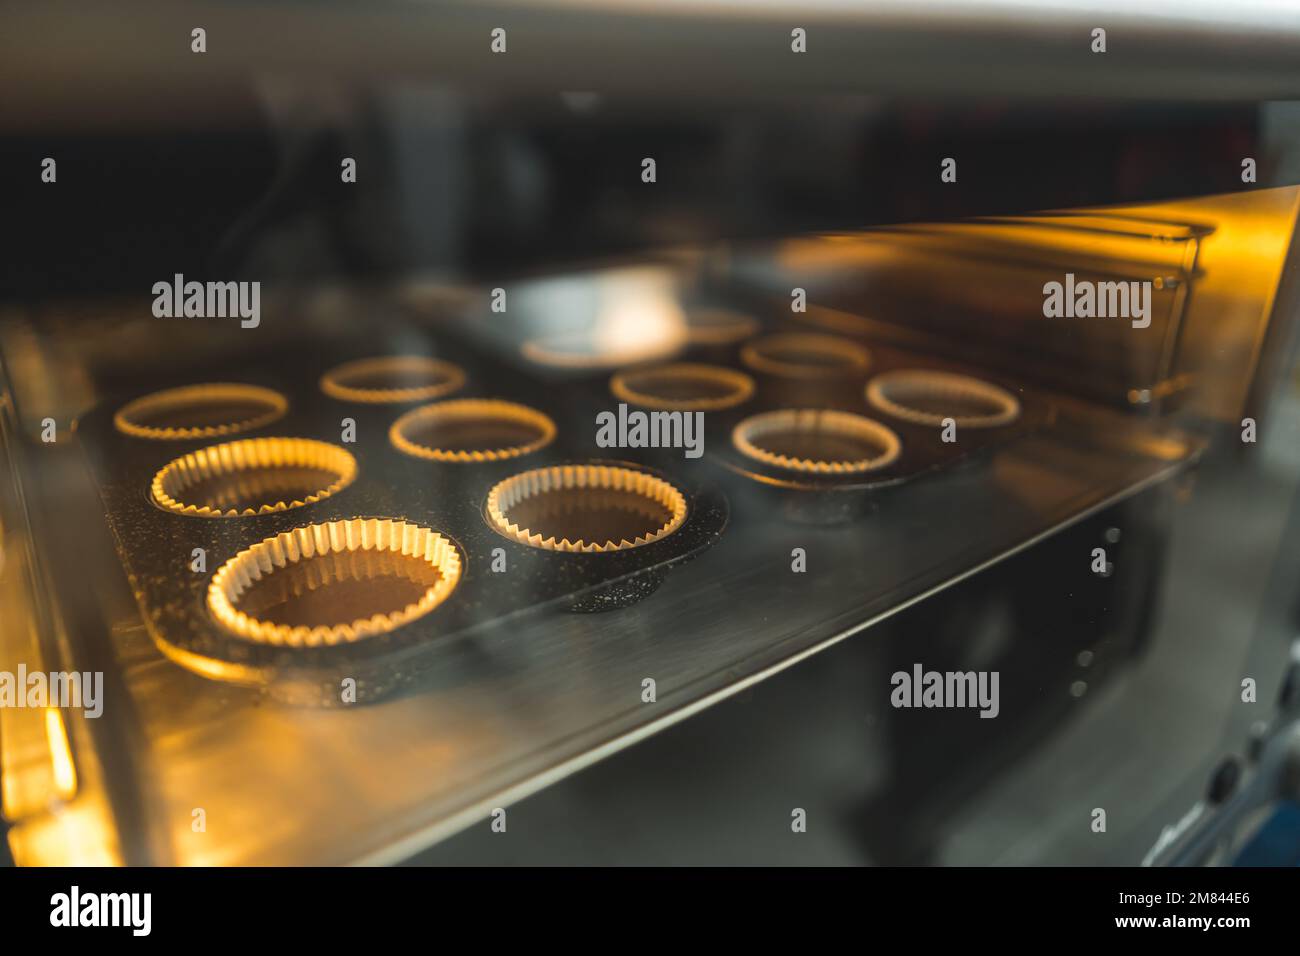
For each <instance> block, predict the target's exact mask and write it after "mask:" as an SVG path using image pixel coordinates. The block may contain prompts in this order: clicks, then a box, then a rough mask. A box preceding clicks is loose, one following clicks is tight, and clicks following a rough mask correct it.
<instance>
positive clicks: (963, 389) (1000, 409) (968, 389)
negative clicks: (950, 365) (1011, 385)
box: [867, 369, 1020, 428]
mask: <svg viewBox="0 0 1300 956" xmlns="http://www.w3.org/2000/svg"><path fill="white" fill-rule="evenodd" d="M867 401H868V402H870V403H871V404H872V405H873V406H874V407H876V408H878V409H880V410H881V411H882V412H885V413H886V414H888V415H892V416H893V417H895V418H898V419H902V420H903V421H907V422H913V423H914V424H917V425H936V426H938V425H942V424H943V422H944V420H945V419H952V420H953V422H955V423H956V425H957V426H958V427H959V428H963V427H964V428H995V427H997V426H999V425H1009V424H1011V423H1012V422H1014V421H1015V420H1016V419H1017V418H1019V417H1020V402H1019V401H1018V400H1017V399H1016V397H1015V396H1014V395H1012V394H1011V393H1010V392H1008V391H1007V390H1006V389H1004V388H999V387H998V386H997V385H993V384H991V383H989V382H984V381H981V380H980V379H977V378H971V377H970V376H969V375H958V374H955V373H953V372H938V371H932V370H928V369H900V370H898V371H895V372H885V373H884V374H883V375H877V376H876V377H875V378H873V379H872V380H871V382H870V383H869V384H868V385H867Z"/></svg>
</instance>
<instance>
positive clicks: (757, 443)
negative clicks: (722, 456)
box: [731, 409, 902, 475]
mask: <svg viewBox="0 0 1300 956" xmlns="http://www.w3.org/2000/svg"><path fill="white" fill-rule="evenodd" d="M777 435H785V436H789V435H796V436H800V438H801V439H802V440H805V441H808V442H810V443H811V444H813V445H814V446H815V445H816V443H817V442H818V441H819V440H820V441H822V442H824V444H825V446H826V456H825V457H821V456H816V457H815V456H811V455H791V454H786V453H783V452H780V451H778V450H776V449H774V448H771V447H768V444H767V442H769V441H770V440H771V439H772V438H773V437H774V436H777ZM731 442H732V444H733V445H734V446H735V447H736V450H737V451H739V452H740V453H741V454H742V455H744V456H746V457H747V458H752V459H753V460H754V461H758V462H762V463H763V464H765V465H770V466H772V467H774V468H783V469H786V470H787V471H797V472H804V473H807V474H817V475H851V474H861V473H863V472H868V471H878V470H879V469H881V468H884V467H885V466H886V465H889V464H891V463H893V461H894V460H895V459H897V458H898V456H899V453H900V452H901V451H902V443H901V442H900V441H899V439H898V436H897V435H895V434H894V432H893V431H892V430H890V429H889V428H886V427H885V426H884V425H882V424H880V423H879V422H876V421H872V420H871V419H870V418H864V417H863V416H861V415H855V414H853V413H852V412H840V411H834V410H829V409H781V410H779V411H774V412H764V413H762V414H760V415H754V416H751V417H750V418H746V419H745V420H744V421H742V422H740V423H739V424H737V425H736V427H735V428H734V429H733V430H732V432H731ZM836 442H841V443H857V444H859V445H867V446H869V447H872V448H876V449H879V451H878V453H877V454H874V455H870V456H867V457H852V458H850V457H845V456H834V457H832V453H833V452H834V451H835V448H834V445H835V443H836Z"/></svg>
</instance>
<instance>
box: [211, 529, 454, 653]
mask: <svg viewBox="0 0 1300 956" xmlns="http://www.w3.org/2000/svg"><path fill="white" fill-rule="evenodd" d="M356 551H374V552H389V553H391V554H392V555H394V556H399V557H400V558H402V559H409V560H410V561H412V562H425V563H426V564H427V565H428V566H429V567H430V568H432V569H433V570H435V571H436V572H437V575H438V576H437V580H436V581H435V582H434V584H432V585H431V586H430V587H429V588H428V589H427V590H426V591H425V592H424V593H423V594H422V595H421V596H420V599H419V600H418V601H415V602H413V603H411V604H408V605H407V606H406V607H403V608H400V609H397V610H394V611H390V612H383V613H376V614H373V615H371V616H369V617H364V618H358V619H356V620H351V621H340V622H339V623H337V624H333V625H330V626H325V625H318V626H316V627H306V626H301V625H299V626H292V627H291V626H289V625H287V624H277V623H273V622H271V621H265V620H258V619H257V618H255V617H250V616H249V615H248V614H246V613H245V612H244V611H242V610H240V609H239V601H240V598H241V597H243V596H244V595H245V594H246V592H248V590H249V589H250V588H251V587H252V586H253V585H254V584H255V583H256V582H258V581H261V580H262V579H264V578H266V577H268V576H269V575H274V574H275V573H276V572H277V571H278V570H282V569H284V568H287V567H289V566H290V565H293V564H296V563H298V562H301V561H306V560H307V559H309V558H312V557H315V556H324V555H328V554H331V553H344V552H356ZM460 576H461V556H460V551H459V550H458V549H457V548H456V545H455V544H454V543H453V542H452V541H451V539H450V538H447V537H445V536H443V535H441V534H439V533H438V532H437V531H432V530H430V529H429V528H424V527H420V526H419V525H416V524H411V523H409V522H406V521H402V520H398V519H392V518H351V519H346V520H340V521H330V522H327V523H324V524H313V525H307V526H306V527H302V528H295V529H293V530H292V531H286V532H284V533H282V534H278V535H275V536H274V537H270V538H266V539H265V540H263V541H260V542H259V543H257V544H255V545H253V546H252V547H250V548H248V549H246V550H244V551H241V552H240V553H239V554H237V555H235V557H233V558H231V559H230V560H229V561H227V562H226V563H225V564H223V565H222V566H221V568H220V569H219V570H218V571H217V573H216V574H215V575H213V578H212V582H211V584H210V585H209V586H208V609H209V610H210V611H211V613H212V616H213V617H214V618H216V620H217V621H218V622H219V623H220V624H221V625H222V627H224V628H226V630H228V631H231V632H232V633H234V634H236V635H238V636H239V637H242V638H244V639H246V640H249V641H255V642H257V643H259V644H275V645H282V646H289V647H316V646H326V645H332V644H344V643H352V642H355V641H359V640H362V639H364V638H367V637H371V636H373V635H376V634H383V633H387V632H389V631H393V630H396V629H397V628H399V627H401V626H402V625H404V624H408V623H410V622H411V621H414V620H415V619H416V618H419V617H423V616H424V615H426V614H428V613H429V612H430V611H432V610H433V609H434V608H436V607H437V606H438V605H439V604H441V603H442V602H443V601H444V600H446V599H447V596H448V595H449V594H451V592H452V591H453V590H455V588H456V585H457V584H458V583H459V582H460ZM316 586H317V587H320V588H327V587H328V586H329V582H328V581H327V580H323V581H320V582H317V583H316Z"/></svg>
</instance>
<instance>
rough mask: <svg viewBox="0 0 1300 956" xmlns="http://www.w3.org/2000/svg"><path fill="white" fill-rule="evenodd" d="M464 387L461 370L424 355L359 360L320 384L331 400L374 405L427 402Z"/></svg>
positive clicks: (326, 376)
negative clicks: (408, 380) (420, 380)
mask: <svg viewBox="0 0 1300 956" xmlns="http://www.w3.org/2000/svg"><path fill="white" fill-rule="evenodd" d="M404 377H405V378H415V377H424V378H427V379H428V382H427V384H422V385H412V384H409V383H405V382H403V378H404ZM464 384H465V373H464V371H463V370H462V369H461V368H460V366H458V365H453V364H452V363H451V362H444V361H443V360H441V359H435V358H429V357H427V356H423V355H391V356H382V357H379V358H364V359H356V360H355V361H352V362H344V363H343V364H342V365H340V366H338V367H336V368H332V369H330V370H329V371H328V372H326V373H325V374H324V375H322V376H321V380H320V387H321V391H323V392H324V393H325V394H326V395H329V396H331V397H332V398H338V399H342V400H343V401H347V402H367V403H371V404H401V403H405V402H427V401H431V400H432V399H435V398H442V397H443V396H446V395H450V394H451V393H452V392H454V391H456V390H457V389H459V388H460V387H461V386H462V385H464Z"/></svg>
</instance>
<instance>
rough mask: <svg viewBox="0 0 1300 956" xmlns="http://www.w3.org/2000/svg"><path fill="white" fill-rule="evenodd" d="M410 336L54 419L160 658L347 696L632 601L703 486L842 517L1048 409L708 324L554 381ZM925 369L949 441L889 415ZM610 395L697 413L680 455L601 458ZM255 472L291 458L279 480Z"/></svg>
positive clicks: (920, 423) (279, 689)
mask: <svg viewBox="0 0 1300 956" xmlns="http://www.w3.org/2000/svg"><path fill="white" fill-rule="evenodd" d="M425 345H426V349H427V351H429V352H431V353H433V354H432V355H422V356H415V357H410V356H403V357H401V358H400V359H398V360H396V361H394V360H392V359H384V360H383V361H377V360H374V359H373V358H372V357H371V356H370V355H368V354H367V353H368V352H369V351H370V350H369V349H368V348H366V347H365V346H364V345H362V344H356V345H354V346H353V347H352V348H350V349H348V350H340V352H339V353H337V354H335V355H333V356H329V357H326V358H323V359H322V360H321V361H319V362H318V363H315V364H309V363H303V362H297V363H288V364H287V365H286V363H284V362H282V361H277V360H275V359H274V358H268V359H267V360H266V361H264V362H263V363H261V364H260V365H259V364H256V363H254V364H251V365H249V366H247V367H246V368H245V372H246V374H245V375H244V376H243V378H244V381H243V382H242V383H229V382H226V381H224V380H225V379H226V378H228V375H225V374H218V373H216V372H215V371H213V370H207V374H206V375H205V374H204V370H202V369H199V370H195V371H194V372H193V373H192V376H191V381H190V382H189V383H187V384H184V385H181V386H180V388H177V385H178V383H172V382H163V381H160V382H156V383H151V384H152V385H153V386H154V387H153V388H152V389H149V388H141V390H140V391H141V392H143V393H144V394H143V396H140V395H137V396H131V395H127V396H122V397H119V398H118V399H117V400H115V401H113V402H106V403H105V404H104V405H102V406H100V407H99V408H97V409H95V410H94V411H92V412H91V413H89V414H88V415H86V416H85V418H84V419H83V420H82V421H81V422H79V423H78V428H79V433H80V436H81V439H82V443H83V446H84V447H85V449H86V451H87V454H88V456H89V459H90V463H91V467H92V472H93V473H94V475H95V477H96V480H97V483H98V485H99V488H100V491H101V494H102V496H103V499H104V502H105V510H106V513H107V516H108V521H109V524H110V526H111V528H112V530H113V533H114V535H115V538H116V541H117V545H118V549H119V553H120V555H121V557H122V560H123V563H124V565H125V567H126V570H127V573H128V574H129V576H130V578H131V581H132V584H133V587H134V590H135V592H136V595H137V598H138V601H139V603H140V606H141V608H142V609H143V611H144V616H145V619H146V621H147V623H148V626H149V629H150V632H151V634H152V636H153V637H154V639H155V642H156V643H157V644H158V646H159V647H160V648H161V649H162V650H163V652H164V653H166V654H167V655H168V656H170V657H171V658H173V659H174V660H176V661H178V662H180V663H181V664H183V665H184V666H186V667H188V668H190V669H191V670H194V671H196V672H198V673H201V674H204V675H206V676H210V677H215V678H219V679H224V680H232V681H237V682H244V683H251V684H257V685H261V686H265V687H268V688H269V689H270V690H271V691H272V692H273V693H275V694H276V695H277V696H279V697H281V698H282V699H289V700H293V701H297V702H308V703H314V704H320V705H331V704H336V703H338V702H339V700H340V699H341V696H340V684H341V682H342V681H343V680H345V679H346V678H352V679H354V680H355V681H356V691H357V697H358V699H365V698H367V697H371V698H373V697H376V696H381V695H384V694H387V693H390V692H392V691H393V690H394V689H396V688H398V687H401V686H403V685H404V684H407V683H409V682H413V681H418V680H421V679H422V677H423V675H424V673H425V670H426V669H425V668H423V667H422V666H421V665H422V663H423V662H424V661H425V660H426V659H427V658H428V656H429V655H430V654H433V653H435V652H436V650H437V649H438V648H439V647H443V646H445V642H446V641H447V640H449V639H451V638H454V637H457V636H464V635H469V634H474V633H482V632H484V631H486V630H488V629H490V628H494V627H495V626H498V625H500V624H502V623H503V622H504V621H506V620H508V619H509V618H510V617H511V616H513V615H517V614H521V613H527V612H529V611H533V610H536V609H539V608H543V607H550V608H557V609H568V610H572V611H580V612H595V611H609V610H616V609H618V608H621V607H626V606H628V605H629V604H632V603H635V602H637V601H639V600H641V599H643V598H644V597H646V596H647V595H649V594H651V593H653V592H654V591H655V590H656V589H657V588H658V587H660V585H661V584H663V583H664V582H665V580H667V579H668V576H669V574H670V572H671V571H672V569H673V568H674V567H675V566H676V565H678V564H680V563H682V562H684V561H686V560H689V559H690V558H691V557H693V556H694V555H696V554H698V553H699V552H700V551H701V550H703V549H705V548H707V547H709V546H710V545H712V544H713V543H714V542H715V541H716V540H717V539H718V538H719V536H720V535H721V534H722V533H723V530H724V528H725V526H726V524H727V521H728V513H729V505H728V501H727V498H726V496H724V495H723V494H722V492H721V491H720V490H719V486H720V485H725V484H729V485H730V487H731V488H732V490H733V493H734V494H736V495H738V496H739V499H738V500H739V501H740V503H741V504H742V506H743V511H744V512H745V513H744V515H743V520H746V521H769V520H773V519H777V520H779V519H781V518H789V519H792V520H796V521H804V520H812V521H816V522H825V521H846V520H853V519H855V518H859V517H861V516H862V515H863V514H864V513H869V512H870V511H872V510H873V509H875V508H877V507H881V506H882V505H881V504H880V498H879V495H878V494H877V493H878V492H882V491H885V490H886V489H889V488H891V487H893V486H896V485H898V484H900V483H902V482H906V481H910V480H913V479H916V478H919V477H921V476H923V475H926V474H928V473H931V472H935V471H938V470H941V469H944V468H948V467H952V466H956V465H959V464H960V463H962V462H963V461H965V460H968V459H971V458H973V457H975V456H977V455H979V454H980V453H981V452H983V451H984V450H986V449H988V448H990V447H992V446H995V445H997V444H999V443H1003V442H1007V441H1012V440H1015V439H1016V438H1018V437H1020V436H1021V435H1023V434H1024V433H1025V432H1026V431H1028V430H1031V429H1034V428H1037V427H1040V426H1042V425H1044V424H1046V423H1048V422H1050V421H1051V420H1052V418H1053V417H1054V410H1053V408H1052V406H1051V404H1050V403H1049V402H1048V401H1046V400H1045V399H1044V398H1043V397H1041V396H1039V395H1038V394H1036V393H1033V392H1030V391H1026V390H1023V389H1016V388H1013V387H1011V386H1009V385H1007V384H1006V383H999V382H995V381H989V380H986V379H983V378H982V376H980V374H979V373H978V372H975V371H972V370H970V369H966V368H962V367H961V366H959V365H957V364H955V363H951V362H944V361H940V360H936V359H935V358H933V357H931V356H926V355H923V354H919V353H915V352H907V351H903V350H900V349H896V348H892V347H890V346H886V345H883V344H877V343H874V342H865V343H864V342H860V341H851V340H840V339H837V338H836V337H834V336H828V335H815V336H810V335H807V334H802V333H793V334H791V333H777V334H775V335H766V336H760V337H757V338H750V339H748V340H747V341H745V342H737V343H733V344H731V345H728V346H726V347H725V348H724V349H723V350H722V351H719V347H718V344H717V343H709V344H708V345H707V346H700V347H697V348H696V349H695V350H694V351H693V352H692V351H690V350H688V351H686V353H685V354H678V355H677V356H676V357H675V358H674V359H673V360H672V361H670V362H666V363H658V364H657V365H635V366H630V367H626V368H622V369H618V370H616V371H615V372H614V373H613V374H612V375H611V373H610V372H608V371H601V370H596V369H588V370H584V371H582V372H579V373H574V372H573V371H570V372H569V373H567V374H568V377H567V378H566V379H565V380H564V381H563V383H562V384H558V385H557V382H556V381H555V380H554V376H555V375H556V374H557V373H555V372H546V371H544V370H542V371H538V370H536V369H534V370H533V371H521V370H520V369H519V368H518V367H517V366H515V365H508V364H505V363H504V362H502V361H499V360H497V359H496V358H494V357H492V356H488V355H484V354H482V353H481V352H479V351H478V350H476V349H474V348H472V347H470V346H468V345H467V344H466V343H464V342H461V341H458V340H457V339H455V338H452V337H445V336H442V335H440V336H439V337H438V339H437V341H436V342H432V341H429V340H427V339H426V340H425ZM358 356H360V358H358ZM705 358H707V359H709V360H710V361H709V362H708V363H705V362H702V361H700V360H701V359H705ZM805 359H806V361H804V360H805ZM805 365H806V366H808V367H807V368H804V367H803V366H805ZM340 370H342V371H341V372H340ZM917 370H920V372H921V374H919V375H918V374H917ZM388 373H392V374H388ZM936 373H937V375H936ZM954 374H955V375H962V374H964V375H967V376H972V375H973V376H974V377H975V378H976V379H979V381H978V382H975V383H971V382H969V381H966V382H963V381H961V380H960V379H954V378H952V377H951V376H952V375H954ZM358 376H359V378H358ZM548 377H550V379H551V380H549V381H548V380H547V379H548ZM209 378H210V379H211V380H212V381H213V382H215V383H217V384H216V385H213V386H209V385H206V384H204V382H205V380H206V379H209ZM196 380H198V381H196ZM340 381H341V382H342V386H341V387H342V388H343V389H344V391H340ZM927 382H928V383H929V384H930V385H931V386H936V385H937V386H942V387H940V388H939V394H940V395H941V397H943V400H944V401H946V400H948V399H949V398H952V397H953V396H957V397H959V398H962V399H963V404H961V405H960V408H961V411H962V413H961V414H959V415H956V416H954V417H956V418H957V420H958V424H957V441H956V442H954V443H948V442H944V441H943V440H942V434H941V428H940V427H939V426H938V425H937V424H935V421H934V419H933V416H932V414H931V413H932V412H933V408H932V407H930V406H928V405H926V404H925V403H924V402H922V403H921V405H920V406H919V407H918V408H915V409H912V411H911V412H909V411H908V409H907V408H905V407H903V406H904V405H905V404H906V402H907V401H911V400H912V399H913V398H915V397H916V395H917V394H918V392H917V390H918V389H924V387H925V386H926V385H927ZM900 383H901V385H900ZM873 384H874V386H875V387H874V389H873ZM882 384H883V386H884V388H883V389H882V388H881V385H882ZM356 389H361V390H362V391H361V392H357V391H355V390H356ZM429 389H434V390H436V394H437V396H438V397H437V399H436V400H435V401H434V402H432V403H430V402H427V401H424V400H423V396H425V395H427V394H429V392H428V390H429ZM945 389H946V391H945ZM159 392H161V397H159V396H158V395H156V393H159ZM340 396H346V397H340ZM882 396H883V398H884V400H883V401H882ZM891 396H892V397H891ZM922 397H924V396H922ZM900 398H901V399H902V400H903V401H901V402H900V401H899V399H900ZM417 399H419V400H417ZM204 400H207V401H210V402H211V403H212V404H213V409H212V414H208V412H207V411H206V410H205V409H203V408H202V407H199V406H201V404H202V402H203V401H204ZM619 402H627V404H628V405H629V407H638V408H642V409H647V410H650V409H658V410H660V411H676V412H680V413H681V414H684V415H685V414H694V413H695V412H696V411H704V410H706V409H707V411H705V418H704V423H705V432H704V440H705V446H704V452H705V454H704V458H703V459H702V460H699V461H695V460H690V459H684V458H683V453H682V450H681V449H641V450H609V452H608V453H606V452H603V451H602V450H600V449H597V448H596V447H595V441H594V439H595V431H596V429H595V427H594V420H593V416H594V412H596V411H603V410H609V409H611V408H612V407H614V406H615V405H616V404H618V403H619ZM971 403H974V404H971ZM981 403H983V404H981ZM941 404H942V402H941ZM994 405H997V406H998V407H997V408H994V407H993V406H994ZM968 406H969V407H968ZM160 408H161V412H159V409H160ZM141 409H143V410H144V412H145V413H148V414H143V415H142V414H140V410H141ZM972 409H973V410H974V414H975V417H974V418H970V417H968V416H969V414H970V413H971V410H972ZM128 411H129V412H131V414H130V415H125V414H124V413H125V412H128ZM187 415H189V416H190V417H191V418H193V420H194V424H193V426H192V427H191V426H190V425H189V424H187V421H186V416H187ZM927 416H928V417H927ZM124 418H126V419H127V421H126V422H125V423H124V421H123V419H124ZM344 419H347V420H350V425H351V430H352V431H353V432H354V433H355V440H354V441H347V440H345V438H344V428H343V426H344ZM124 424H125V427H124ZM977 426H984V427H977ZM142 427H143V428H153V429H154V431H152V432H150V431H147V430H146V431H141V428H142ZM230 435H237V437H234V438H230V437H227V436H230ZM164 436H167V437H164ZM605 454H607V455H608V457H601V458H596V456H597V455H605ZM349 463H351V464H349ZM277 464H283V465H288V466H290V467H292V468H298V469H300V470H303V471H305V472H307V473H308V474H299V475H295V476H293V477H294V479H295V480H294V481H288V482H278V481H277V480H276V477H277V475H278V474H279V473H278V472H277V471H276V469H275V466H276V465H277ZM214 482H215V484H214ZM738 482H739V483H738ZM638 495H640V496H641V497H640V499H637V496H638ZM575 509H577V512H578V513H575ZM600 528H604V529H606V531H605V532H604V533H600V532H599V530H598V529H600ZM349 535H351V536H352V538H354V539H355V541H352V543H349V541H350V540H351V539H349V538H348V536H349ZM394 535H400V536H404V537H402V540H401V543H400V544H395V542H396V541H397V539H396V538H395V537H394ZM412 536H415V538H418V541H416V540H415V538H412ZM358 541H359V542H361V543H360V544H359V545H358V544H357V543H356V542H358ZM323 542H327V543H328V547H322V543H323ZM430 542H433V543H432V544H431V543H430ZM426 546H428V547H431V548H434V550H436V552H437V553H436V555H435V554H434V552H433V551H429V552H428V553H427V554H426V553H425V550H422V549H425V548H426ZM196 549H201V552H200V550H196ZM417 552H418V553H417ZM200 553H201V554H202V556H203V559H204V561H203V564H202V565H201V566H200V565H198V564H196V563H195V557H194V556H195V555H196V554H200ZM502 559H504V562H505V566H504V570H502V569H501V561H502ZM325 607H330V608H333V610H330V611H329V612H328V613H326V612H324V611H323V610H322V609H323V608H325ZM494 633H507V634H508V629H507V630H496V631H494ZM517 650H518V651H519V653H521V654H524V655H526V649H517Z"/></svg>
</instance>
